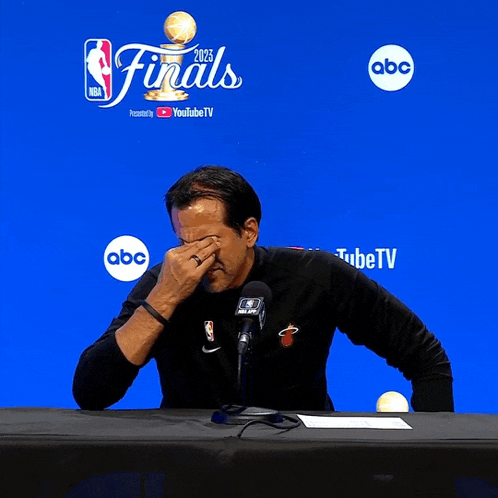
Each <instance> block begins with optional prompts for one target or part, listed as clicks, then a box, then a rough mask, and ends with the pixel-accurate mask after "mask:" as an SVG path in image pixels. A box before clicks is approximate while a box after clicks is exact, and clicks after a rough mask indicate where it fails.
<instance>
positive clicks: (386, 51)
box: [368, 45, 415, 92]
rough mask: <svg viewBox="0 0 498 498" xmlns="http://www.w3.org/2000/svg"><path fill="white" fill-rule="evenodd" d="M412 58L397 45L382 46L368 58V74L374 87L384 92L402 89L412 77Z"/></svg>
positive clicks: (413, 66)
mask: <svg viewBox="0 0 498 498" xmlns="http://www.w3.org/2000/svg"><path fill="white" fill-rule="evenodd" d="M414 70H415V65H414V63H413V59H412V56H411V55H410V54H409V52H408V51H407V50H405V49H404V48H403V47H400V46H399V45H384V46H383V47H380V48H379V49H377V50H376V51H375V52H374V53H373V54H372V57H370V62H369V63H368V74H369V75H370V79H371V80H372V81H373V83H374V85H376V86H378V87H379V88H381V89H382V90H385V91H386V92H395V91H396V90H401V89H402V88H404V87H405V86H406V85H408V83H410V80H411V79H412V77H413V71H414Z"/></svg>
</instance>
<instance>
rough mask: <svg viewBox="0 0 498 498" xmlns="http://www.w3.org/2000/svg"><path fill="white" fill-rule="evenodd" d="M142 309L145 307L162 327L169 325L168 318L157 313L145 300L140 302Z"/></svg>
mask: <svg viewBox="0 0 498 498" xmlns="http://www.w3.org/2000/svg"><path fill="white" fill-rule="evenodd" d="M140 304H141V305H142V306H143V307H144V309H146V310H147V311H148V312H149V313H150V314H151V315H152V316H153V317H154V318H155V319H156V320H157V321H158V322H159V323H160V324H161V325H163V327H167V326H168V325H169V322H168V320H166V318H164V316H162V315H161V314H160V313H158V312H157V311H156V310H155V309H154V308H153V307H152V306H151V305H150V304H149V303H148V302H147V301H142V302H141V303H140Z"/></svg>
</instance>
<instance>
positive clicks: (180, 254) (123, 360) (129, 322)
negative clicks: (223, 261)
mask: <svg viewBox="0 0 498 498" xmlns="http://www.w3.org/2000/svg"><path fill="white" fill-rule="evenodd" d="M217 248H218V246H217V244H216V242H215V241H214V240H213V239H211V238H207V239H203V240H201V241H197V242H193V243H191V244H185V245H184V246H181V247H177V248H174V249H171V250H170V251H168V252H167V253H166V256H165V259H164V262H163V265H162V269H161V272H160V274H159V276H158V278H157V281H156V282H154V277H153V276H152V275H151V273H150V272H147V273H146V274H145V275H144V277H143V278H142V279H141V280H140V282H139V283H138V284H137V285H136V286H135V288H134V289H133V291H132V292H131V293H130V295H129V296H128V299H127V301H126V302H125V303H124V304H123V308H122V310H121V313H120V315H119V317H118V318H116V319H115V320H113V322H112V323H111V326H110V327H109V328H108V330H107V331H106V332H105V334H104V335H103V336H102V337H101V338H100V339H99V340H98V341H97V342H96V343H95V344H93V345H92V346H90V347H89V348H87V349H86V350H85V351H84V352H83V354H82V355H81V358H80V361H79V363H78V366H77V368H76V372H75V376H74V381H73V395H74V398H75V400H76V402H77V403H78V405H79V406H80V407H81V408H83V409H93V410H98V409H104V408H106V407H108V406H110V405H112V404H113V403H116V402H117V401H119V400H120V399H121V398H122V397H123V396H124V394H125V393H126V391H127V389H128V388H129V387H130V386H131V384H132V383H133V381H134V379H135V377H136V376H137V374H138V371H139V368H140V367H141V366H143V365H144V364H145V363H146V361H147V360H148V357H149V354H150V352H151V349H152V347H153V346H154V344H155V342H156V341H157V339H158V337H159V336H160V335H161V334H162V333H163V329H164V326H163V325H162V324H161V323H160V322H159V321H158V320H156V318H154V317H153V316H152V315H151V314H150V313H149V312H148V311H147V310H146V309H145V308H143V307H142V306H140V302H141V301H142V300H144V299H145V300H146V301H147V302H148V303H149V304H150V305H151V306H152V307H153V308H154V309H155V310H156V311H157V312H158V313H159V314H161V315H162V316H163V317H164V318H165V319H169V318H170V317H171V316H172V314H173V313H174V311H175V310H176V307H177V306H178V305H179V304H180V303H181V302H182V301H183V300H185V299H186V298H187V297H189V296H190V295H191V294H192V293H193V291H194V290H195V288H196V287H197V285H198V284H199V282H200V280H201V278H202V276H203V275H204V274H205V273H206V271H207V270H208V269H209V267H210V266H211V265H212V264H213V262H214V260H215V256H214V253H215V251H216V250H217ZM194 254H195V255H197V256H198V257H199V258H200V259H201V261H202V263H201V264H200V265H198V264H197V262H196V261H195V260H194V259H192V256H193V255H194ZM164 333H168V331H164Z"/></svg>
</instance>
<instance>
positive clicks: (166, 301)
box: [147, 287, 180, 320]
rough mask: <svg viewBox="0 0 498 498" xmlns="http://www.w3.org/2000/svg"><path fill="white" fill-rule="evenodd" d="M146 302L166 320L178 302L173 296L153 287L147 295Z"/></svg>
mask: <svg viewBox="0 0 498 498" xmlns="http://www.w3.org/2000/svg"><path fill="white" fill-rule="evenodd" d="M147 302H148V303H149V304H150V305H151V306H152V307H153V308H154V309H155V310H156V311H157V312H158V313H159V314H160V315H161V316H163V317H164V318H165V319H166V320H169V319H170V317H171V315H172V314H173V313H174V311H175V309H176V307H177V306H178V304H180V303H179V302H178V299H177V298H176V297H175V296H169V295H167V294H165V293H164V292H161V291H160V290H159V289H157V287H154V288H153V289H152V290H151V291H150V293H149V295H148V296H147Z"/></svg>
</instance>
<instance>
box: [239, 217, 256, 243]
mask: <svg viewBox="0 0 498 498" xmlns="http://www.w3.org/2000/svg"><path fill="white" fill-rule="evenodd" d="M242 230H243V231H244V234H245V236H246V240H247V247H253V246H254V244H256V241H257V240H258V236H259V225H258V222H257V220H256V218H252V217H251V218H247V220H246V221H245V222H244V227H243V228H242Z"/></svg>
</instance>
